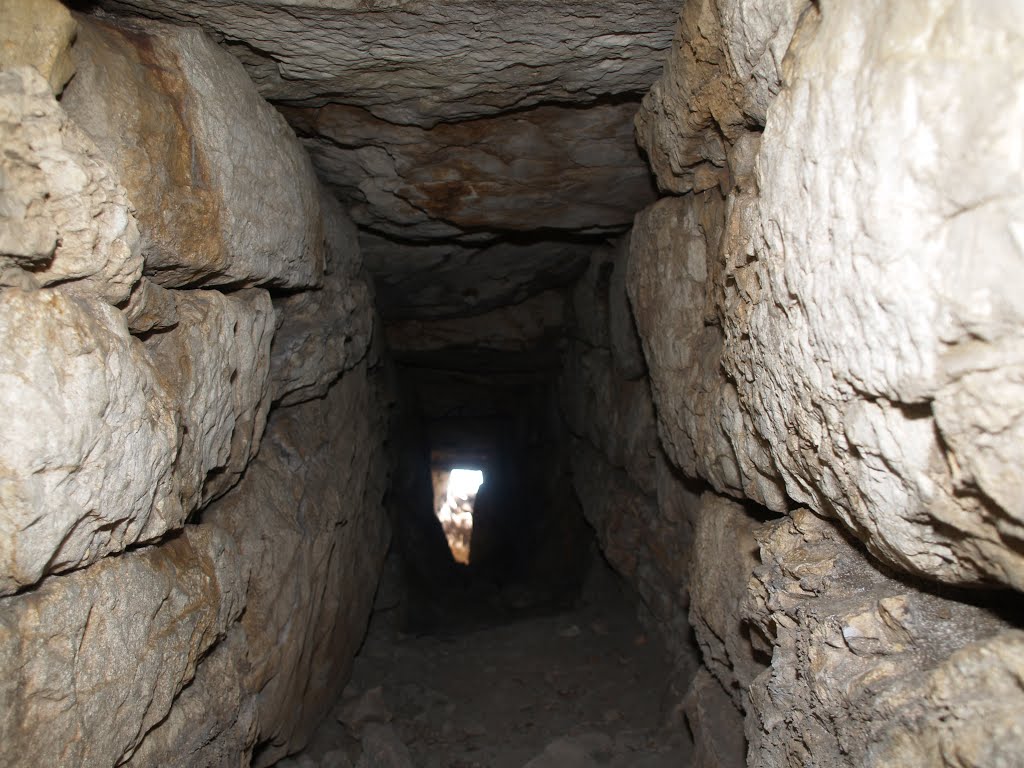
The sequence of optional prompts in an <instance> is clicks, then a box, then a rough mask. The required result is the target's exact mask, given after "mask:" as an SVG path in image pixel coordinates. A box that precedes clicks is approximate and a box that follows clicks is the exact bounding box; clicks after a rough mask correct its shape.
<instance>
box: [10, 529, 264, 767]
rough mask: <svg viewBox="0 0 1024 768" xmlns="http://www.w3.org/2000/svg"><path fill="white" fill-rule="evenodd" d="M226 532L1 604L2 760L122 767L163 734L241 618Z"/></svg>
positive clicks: (103, 565) (239, 585)
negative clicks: (161, 727)
mask: <svg viewBox="0 0 1024 768" xmlns="http://www.w3.org/2000/svg"><path fill="white" fill-rule="evenodd" d="M237 565H238V558H237V554H236V553H235V552H234V544H233V543H232V542H231V541H230V539H228V538H227V537H226V536H225V535H224V534H223V533H222V532H217V531H216V530H213V529H208V528H189V529H187V530H186V532H185V533H184V534H183V535H182V536H179V537H177V538H176V539H174V540H172V541H169V542H167V543H165V544H162V545H161V546H159V547H150V548H146V549H142V550H139V551H137V552H132V553H129V554H125V555H122V556H121V557H116V558H108V559H106V560H103V561H102V562H100V563H97V564H95V565H93V566H92V567H90V568H88V569H86V570H83V571H79V572H77V573H74V574H71V575H68V576H61V577H56V578H52V579H49V580H47V581H46V582H45V583H44V584H42V585H41V586H40V587H39V588H38V589H36V590H34V591H32V592H28V593H26V594H23V595H17V596H14V597H7V598H3V600H0V668H2V669H4V670H5V672H4V675H3V676H2V682H0V713H2V714H0V760H2V762H3V764H4V765H8V766H12V768H14V767H16V766H37V765H54V766H56V765H117V764H120V763H121V761H122V760H123V759H124V758H127V757H128V756H130V755H131V754H132V751H133V750H134V749H135V747H136V746H137V745H138V744H139V742H140V741H141V740H142V739H143V737H144V736H145V734H146V732H147V731H148V730H150V729H151V728H153V727H154V726H156V725H157V724H158V723H160V722H161V721H162V720H163V719H164V718H165V717H166V716H167V714H168V712H169V711H170V709H171V706H172V703H173V701H174V698H175V696H177V695H178V693H179V691H181V689H182V688H183V687H184V686H185V685H186V684H187V683H188V682H189V681H190V680H191V679H192V676H193V673H194V672H195V670H196V665H197V664H198V663H199V660H200V659H201V658H202V656H203V655H204V654H205V653H206V652H207V650H209V649H210V648H211V647H212V646H213V645H214V643H216V641H217V639H218V637H220V636H221V635H223V634H224V633H225V632H226V631H227V627H228V626H229V625H230V624H231V622H233V621H234V620H235V619H236V618H237V617H238V615H239V613H240V612H241V610H242V606H243V598H244V582H243V575H242V573H241V572H240V571H239V569H238V567H237Z"/></svg>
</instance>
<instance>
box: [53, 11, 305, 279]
mask: <svg viewBox="0 0 1024 768" xmlns="http://www.w3.org/2000/svg"><path fill="white" fill-rule="evenodd" d="M79 26H80V30H79V36H78V42H77V43H76V45H75V48H74V54H75V59H76V64H77V75H76V77H75V79H74V80H73V81H72V83H71V84H70V85H69V86H68V88H67V89H66V91H65V93H64V97H63V101H62V103H63V106H64V108H65V109H67V110H68V113H69V114H70V115H71V116H72V117H73V118H74V120H75V122H76V123H77V124H78V125H79V126H81V128H82V129H83V130H84V131H85V132H86V133H87V134H88V135H89V136H90V137H91V138H92V139H93V140H94V141H95V142H96V144H97V145H98V146H99V148H100V150H101V151H102V152H103V154H104V155H105V156H106V158H107V159H108V160H109V162H110V163H111V164H112V165H113V166H114V167H115V168H116V169H117V172H118V174H119V176H120V178H121V181H122V183H123V184H124V185H125V187H126V188H127V190H128V194H129V195H130V197H131V199H132V202H133V203H134V205H135V207H136V211H137V215H138V217H139V226H140V229H141V231H142V238H143V253H144V255H145V259H146V274H147V275H149V276H150V277H151V278H152V279H153V280H154V281H155V282H157V283H159V284H160V285H162V286H164V287H191V286H195V285H200V284H202V285H231V286H233V287H235V286H239V285H264V284H265V285H271V286H274V287H278V288H289V289H295V288H306V287H311V286H315V285H317V284H319V282H320V279H321V276H322V273H323V268H324V242H323V239H324V232H323V227H322V222H321V221H320V217H319V215H318V211H319V192H318V187H317V182H316V178H315V176H314V174H313V170H312V167H311V165H310V163H309V159H308V157H307V156H306V154H305V152H304V151H303V149H302V147H301V146H300V145H299V143H298V140H297V139H296V138H295V136H294V134H293V133H292V131H291V129H290V128H289V127H288V125H287V124H286V123H285V122H284V120H283V119H282V118H281V116H280V115H279V114H278V113H277V112H276V111H275V110H274V109H273V108H272V107H270V105H268V104H267V103H266V102H265V101H264V100H263V99H262V98H261V97H260V95H259V94H258V93H257V92H256V89H255V86H254V85H253V84H252V82H251V81H250V79H249V78H248V76H247V75H246V73H245V71H244V70H243V69H242V67H241V65H240V64H239V63H238V62H237V61H236V60H235V59H234V58H233V57H232V56H231V55H230V54H228V53H226V52H225V51H223V50H222V49H221V48H219V47H218V46H217V45H215V44H214V43H213V41H212V40H210V39H209V38H208V37H206V35H204V34H203V33H202V32H201V31H200V30H198V29H196V28H191V29H184V28H179V27H172V26H167V25H153V24H141V23H133V24H131V25H130V26H128V25H125V26H118V25H115V24H114V23H112V22H109V21H101V20H98V19H96V18H89V17H80V18H79Z"/></svg>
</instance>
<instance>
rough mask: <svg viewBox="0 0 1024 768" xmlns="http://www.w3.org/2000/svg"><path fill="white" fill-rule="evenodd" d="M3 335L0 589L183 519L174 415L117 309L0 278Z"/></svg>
mask: <svg viewBox="0 0 1024 768" xmlns="http://www.w3.org/2000/svg"><path fill="white" fill-rule="evenodd" d="M0 338H2V341H0V349H3V355H0V414H2V415H0V421H2V423H3V435H4V438H3V440H2V441H0V499H2V501H3V504H2V508H3V511H2V513H0V553H2V554H0V563H2V569H0V573H2V575H0V593H7V592H11V591H14V590H16V589H18V588H20V587H22V586H26V585H29V584H32V583H34V582H35V581H36V580H38V579H39V577H40V576H42V574H43V573H44V572H46V571H54V570H64V569H67V568H71V567H75V566H77V565H81V564H86V563H89V562H92V561H93V560H95V559H97V558H98V557H102V556H103V555H105V554H107V553H109V552H115V551H119V550H121V549H123V548H124V547H125V546H127V545H129V544H131V543H133V542H135V541H138V540H140V539H143V538H145V537H146V536H147V535H148V536H154V535H160V534H162V533H164V532H166V531H167V530H168V529H170V528H172V527H178V526H180V525H181V524H182V523H183V522H184V516H185V510H184V507H183V505H182V503H181V501H180V500H179V499H178V498H177V497H176V496H175V494H174V489H175V484H174V482H173V479H172V473H173V471H174V462H175V458H176V456H177V452H178V447H179V437H178V431H179V427H180V416H179V415H178V414H177V412H176V407H175V405H176V404H175V402H174V400H173V398H172V397H171V395H170V393H169V392H168V391H167V390H166V389H165V387H164V386H163V385H162V383H161V380H160V378H159V375H158V374H157V372H156V370H155V369H154V367H153V365H152V363H151V361H150V359H149V358H148V356H147V355H146V354H145V351H144V350H143V348H142V347H141V345H139V344H138V342H136V341H134V340H133V339H132V338H131V337H130V336H129V335H128V329H127V328H126V327H125V324H124V320H123V318H122V317H121V316H120V313H119V312H118V311H117V310H115V309H114V308H112V307H110V306H108V305H106V304H104V303H102V302H98V301H90V300H88V299H83V298H74V297H70V296H67V295H66V294H64V293H62V292H59V291H22V290H20V289H17V288H5V289H3V290H0Z"/></svg>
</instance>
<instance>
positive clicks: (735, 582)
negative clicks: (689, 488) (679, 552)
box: [690, 493, 769, 711]
mask: <svg viewBox="0 0 1024 768" xmlns="http://www.w3.org/2000/svg"><path fill="white" fill-rule="evenodd" d="M696 518H697V520H696V532H695V535H694V541H693V549H692V552H693V560H692V562H691V563H690V623H691V624H692V625H693V629H694V633H695V634H696V636H697V642H698V644H699V645H700V649H701V654H702V656H703V659H704V665H705V666H706V667H707V668H708V669H709V670H710V671H711V672H712V673H713V674H714V675H715V677H716V678H717V679H718V682H719V683H720V684H721V686H722V689H723V690H725V692H726V693H728V694H729V696H730V697H731V698H732V701H733V704H734V706H735V707H736V708H737V709H738V710H740V711H744V710H746V709H747V708H748V704H747V696H746V693H747V691H748V690H749V689H750V684H751V682H753V680H754V678H755V677H757V675H759V674H760V673H761V671H762V670H763V669H764V667H765V664H766V662H767V659H768V655H767V653H766V652H767V651H768V650H769V648H768V647H767V644H766V643H765V642H764V641H763V640H761V641H760V642H759V643H758V644H757V645H755V644H754V643H755V642H757V641H758V640H759V638H758V637H757V636H756V635H754V636H751V634H750V632H749V630H747V628H746V627H745V626H744V621H745V616H744V610H743V609H744V607H745V604H746V601H747V589H748V582H749V581H750V578H751V576H752V574H753V572H754V568H755V567H757V566H758V565H759V564H760V560H759V558H758V547H757V541H756V540H755V538H754V537H755V534H756V532H757V531H758V529H759V528H760V526H761V521H760V520H758V519H757V518H756V517H754V516H753V515H751V514H750V513H749V512H748V511H747V510H746V509H744V508H743V506H742V505H740V504H737V503H736V502H734V501H731V500H729V499H725V498H722V497H721V496H716V495H715V494H713V493H706V494H704V495H703V496H702V497H701V503H700V508H699V510H698V512H697V515H696Z"/></svg>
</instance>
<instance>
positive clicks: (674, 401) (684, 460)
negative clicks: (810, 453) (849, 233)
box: [626, 191, 786, 511]
mask: <svg viewBox="0 0 1024 768" xmlns="http://www.w3.org/2000/svg"><path fill="white" fill-rule="evenodd" d="M723 218H724V204H723V201H722V199H721V196H720V195H719V194H718V192H716V191H711V192H706V193H704V194H701V195H689V196H686V197H681V198H666V199H664V200H661V201H659V202H658V203H656V204H655V205H653V206H651V207H650V208H647V209H645V210H644V211H642V212H641V213H640V214H638V215H637V219H636V223H635V225H634V228H633V231H632V233H631V235H630V256H629V264H628V268H627V276H626V282H627V288H628V291H629V297H630V303H631V305H632V307H633V312H634V316H635V319H636V327H637V330H638V332H639V334H640V337H641V340H642V344H643V350H644V355H645V357H646V361H647V365H648V367H649V370H650V382H651V390H652V394H653V398H654V403H655V405H656V407H657V413H658V433H659V436H660V438H661V442H662V445H663V446H664V448H665V451H666V453H667V454H668V456H669V458H670V459H671V460H672V462H673V463H674V464H675V465H676V466H677V467H679V468H680V469H681V470H682V471H683V472H684V473H685V474H687V475H688V476H690V477H701V478H703V479H704V480H707V481H708V482H709V483H711V485H712V487H713V488H714V489H715V490H716V491H718V492H719V493H724V494H729V495H732V496H736V497H739V498H747V499H752V500H754V501H756V502H758V503H760V504H763V505H765V506H767V507H769V508H772V509H775V510H778V511H782V510H784V509H785V508H786V496H785V492H784V490H783V487H782V482H781V479H780V477H779V475H778V472H777V470H776V469H775V466H774V458H773V456H772V453H771V450H770V446H769V445H767V444H765V442H764V441H763V440H762V439H760V438H759V436H758V435H757V434H756V433H755V432H754V431H753V429H752V419H751V415H750V413H749V412H748V411H747V409H746V408H745V407H744V406H743V404H741V401H740V397H739V393H738V392H737V388H736V385H735V384H734V383H733V382H732V381H730V380H729V379H728V378H727V376H726V375H725V372H724V370H723V368H722V349H723V341H724V339H723V332H722V321H721V318H720V315H721V310H720V309H719V308H718V305H717V303H716V300H715V297H716V293H717V292H718V291H720V290H721V288H720V287H719V286H720V285H721V277H720V276H721V275H722V266H721V257H720V243H721V238H722V228H723V223H724V222H723Z"/></svg>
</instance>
